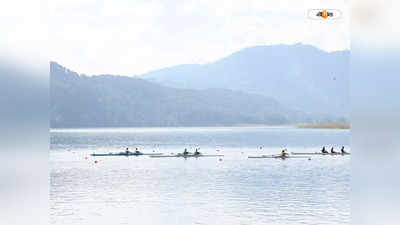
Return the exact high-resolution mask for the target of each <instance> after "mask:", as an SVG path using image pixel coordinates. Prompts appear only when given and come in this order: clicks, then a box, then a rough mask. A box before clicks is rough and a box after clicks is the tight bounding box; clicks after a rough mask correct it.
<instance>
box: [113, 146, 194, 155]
mask: <svg viewBox="0 0 400 225" xmlns="http://www.w3.org/2000/svg"><path fill="white" fill-rule="evenodd" d="M121 153H124V154H127V155H129V154H141V152H140V151H139V150H138V148H136V150H135V151H134V152H131V151H129V149H128V148H126V150H125V152H121ZM182 154H183V155H189V154H191V153H190V152H188V150H187V149H186V148H185V151H183V153H182ZM200 154H201V153H200V152H199V149H198V148H196V150H195V151H194V153H193V155H200Z"/></svg>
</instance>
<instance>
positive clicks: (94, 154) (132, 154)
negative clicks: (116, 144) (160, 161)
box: [91, 152, 162, 156]
mask: <svg viewBox="0 0 400 225" xmlns="http://www.w3.org/2000/svg"><path fill="white" fill-rule="evenodd" d="M140 155H150V156H156V155H162V153H142V152H139V153H136V152H130V153H125V152H121V153H111V152H110V153H93V154H91V156H140Z"/></svg>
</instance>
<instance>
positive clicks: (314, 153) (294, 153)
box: [291, 152, 350, 155]
mask: <svg viewBox="0 0 400 225" xmlns="http://www.w3.org/2000/svg"><path fill="white" fill-rule="evenodd" d="M291 154H292V155H350V153H348V152H345V153H341V152H336V153H330V152H328V153H322V152H297V153H296V152H292V153H291Z"/></svg>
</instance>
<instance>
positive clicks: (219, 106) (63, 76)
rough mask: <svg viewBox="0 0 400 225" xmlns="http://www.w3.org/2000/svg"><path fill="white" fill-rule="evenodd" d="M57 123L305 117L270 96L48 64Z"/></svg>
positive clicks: (207, 122) (212, 122) (226, 122)
mask: <svg viewBox="0 0 400 225" xmlns="http://www.w3.org/2000/svg"><path fill="white" fill-rule="evenodd" d="M50 93H51V94H50V96H51V122H50V125H51V127H53V128H57V127H128V126H131V127H143V126H231V125H241V124H267V125H278V124H287V123H295V122H298V121H305V120H310V118H309V117H308V115H306V114H305V113H302V112H298V111H294V110H291V109H288V108H286V107H283V106H281V105H280V104H279V103H278V102H276V101H275V100H273V99H271V98H268V97H264V96H260V95H253V94H247V93H242V92H238V91H232V90H225V89H205V90H189V89H177V88H170V87H163V86H161V85H159V84H154V83H151V82H149V81H146V80H142V79H139V78H134V77H124V76H113V75H98V76H91V77H89V76H85V75H79V74H77V73H75V72H73V71H70V70H68V69H66V68H64V67H62V66H61V65H58V64H57V63H55V62H52V63H50Z"/></svg>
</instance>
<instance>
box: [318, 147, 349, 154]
mask: <svg viewBox="0 0 400 225" xmlns="http://www.w3.org/2000/svg"><path fill="white" fill-rule="evenodd" d="M321 152H322V153H324V154H326V153H331V154H339V153H341V154H346V153H347V152H346V151H345V150H344V146H342V148H341V149H340V152H336V151H335V150H333V147H332V148H331V152H328V151H327V150H326V149H325V146H324V147H322V149H321Z"/></svg>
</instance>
